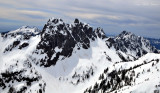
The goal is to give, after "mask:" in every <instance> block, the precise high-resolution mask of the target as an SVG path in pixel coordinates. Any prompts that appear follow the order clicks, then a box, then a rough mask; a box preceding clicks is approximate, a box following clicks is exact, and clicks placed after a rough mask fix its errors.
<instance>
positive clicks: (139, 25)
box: [0, 0, 160, 38]
mask: <svg viewBox="0 0 160 93" xmlns="http://www.w3.org/2000/svg"><path fill="white" fill-rule="evenodd" d="M51 17H55V18H62V19H63V20H64V21H65V22H67V23H73V21H74V19H75V18H79V20H80V21H82V22H86V23H89V24H90V25H91V26H93V27H94V28H96V27H102V28H103V29H104V31H105V32H106V34H113V35H116V34H119V33H120V32H122V31H123V30H126V31H130V32H133V33H135V34H137V35H141V36H145V37H156V38H160V0H0V31H8V30H12V29H13V30H14V29H16V28H18V27H20V26H23V25H29V26H37V27H38V28H43V25H44V24H45V23H46V22H47V20H48V18H51Z"/></svg>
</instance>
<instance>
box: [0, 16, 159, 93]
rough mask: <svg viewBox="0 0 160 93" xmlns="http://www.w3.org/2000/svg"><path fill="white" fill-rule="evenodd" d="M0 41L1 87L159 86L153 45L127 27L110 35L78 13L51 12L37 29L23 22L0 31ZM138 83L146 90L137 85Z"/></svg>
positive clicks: (12, 92)
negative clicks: (68, 17)
mask: <svg viewBox="0 0 160 93" xmlns="http://www.w3.org/2000/svg"><path fill="white" fill-rule="evenodd" d="M0 45H1V48H0V66H1V68H0V93H22V92H23V93H84V92H85V93H96V92H99V93H104V92H116V91H117V92H120V91H121V92H127V93H128V92H129V91H133V92H136V93H137V92H144V91H146V92H148V90H150V91H151V92H153V91H155V90H156V89H157V91H158V89H159V88H158V87H159V85H158V83H156V81H158V82H159V80H158V78H159V77H158V74H157V71H159V70H158V69H159V67H160V66H159V59H160V54H158V50H157V49H156V48H154V47H152V46H151V45H150V42H149V41H148V40H146V39H144V38H143V37H140V36H136V35H134V34H132V33H130V32H126V31H123V32H122V33H120V34H119V35H118V36H117V37H115V38H109V37H107V36H106V35H105V33H104V31H103V29H102V28H96V29H94V28H92V27H91V26H89V24H86V23H83V22H80V21H79V20H78V19H75V21H74V22H73V23H72V24H67V23H65V22H64V21H63V20H62V19H56V18H51V19H49V20H48V22H47V23H46V24H45V25H44V28H43V30H42V31H40V30H38V29H37V28H36V27H28V26H23V27H21V28H19V29H17V30H15V31H10V32H8V33H1V34H0ZM155 53H157V54H155ZM150 64H153V65H150ZM148 69H150V71H148ZM143 70H144V71H143ZM133 72H134V73H133ZM142 72H143V73H142ZM133 74H134V75H133ZM137 75H138V76H137ZM156 75H157V76H156ZM153 76H154V81H152V79H153V78H152V77H153ZM146 79H147V80H146ZM151 83H152V85H149V84H151ZM142 85H145V88H146V90H142V89H138V87H139V86H142ZM155 85H157V87H156V88H155ZM148 87H149V88H148ZM148 93H149V92H148Z"/></svg>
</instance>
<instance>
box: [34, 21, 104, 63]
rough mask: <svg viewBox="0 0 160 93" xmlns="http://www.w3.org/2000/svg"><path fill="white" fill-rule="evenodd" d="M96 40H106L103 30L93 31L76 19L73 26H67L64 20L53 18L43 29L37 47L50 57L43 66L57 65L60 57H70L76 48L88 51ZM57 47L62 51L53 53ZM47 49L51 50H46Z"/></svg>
mask: <svg viewBox="0 0 160 93" xmlns="http://www.w3.org/2000/svg"><path fill="white" fill-rule="evenodd" d="M96 38H102V39H104V38H106V36H105V33H104V32H103V30H102V29H101V28H97V29H95V30H93V28H92V27H90V26H89V25H88V24H85V23H82V22H80V21H79V20H78V19H75V21H74V23H73V24H67V23H65V22H63V20H62V19H56V18H51V19H49V20H48V22H47V24H45V26H44V28H43V30H42V33H41V41H40V43H39V44H38V46H37V49H44V52H45V53H47V56H48V59H46V60H47V61H45V60H43V61H42V62H41V64H43V65H45V66H50V65H55V63H56V62H57V60H58V58H59V56H64V57H70V56H71V55H72V52H73V49H74V48H75V47H77V49H78V50H79V49H81V48H83V49H88V48H90V43H91V42H92V41H94V40H95V39H96ZM56 47H57V48H59V49H61V51H59V52H55V51H53V50H55V48H56ZM47 48H49V49H50V50H46V49H47ZM55 53H56V57H54V58H53V57H52V55H53V54H55ZM43 62H45V63H43ZM46 62H47V63H46Z"/></svg>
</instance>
